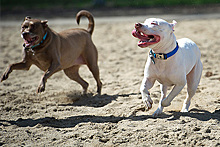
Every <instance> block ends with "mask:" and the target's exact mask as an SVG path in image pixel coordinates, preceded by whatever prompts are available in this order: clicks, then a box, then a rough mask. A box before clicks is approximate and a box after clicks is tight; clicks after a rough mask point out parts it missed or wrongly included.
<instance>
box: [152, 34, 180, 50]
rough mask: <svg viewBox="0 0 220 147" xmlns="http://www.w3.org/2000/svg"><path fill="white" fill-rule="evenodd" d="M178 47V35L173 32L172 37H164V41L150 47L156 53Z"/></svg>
mask: <svg viewBox="0 0 220 147" xmlns="http://www.w3.org/2000/svg"><path fill="white" fill-rule="evenodd" d="M175 47H176V37H175V35H174V34H173V33H172V34H171V36H170V37H168V38H164V40H163V41H160V42H158V43H157V44H155V45H152V46H150V48H151V49H152V50H153V51H154V52H155V53H164V54H165V53H169V52H171V51H172V50H173V49H175Z"/></svg>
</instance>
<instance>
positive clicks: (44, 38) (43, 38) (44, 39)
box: [31, 32, 47, 49]
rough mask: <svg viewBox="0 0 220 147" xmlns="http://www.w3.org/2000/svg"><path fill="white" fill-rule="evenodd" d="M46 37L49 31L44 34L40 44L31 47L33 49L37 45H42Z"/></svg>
mask: <svg viewBox="0 0 220 147" xmlns="http://www.w3.org/2000/svg"><path fill="white" fill-rule="evenodd" d="M46 37H47V32H46V34H45V35H44V37H43V40H41V42H40V43H39V44H36V45H34V46H32V47H31V48H32V49H33V48H35V47H37V46H39V45H41V44H42V43H43V42H44V40H45V39H46Z"/></svg>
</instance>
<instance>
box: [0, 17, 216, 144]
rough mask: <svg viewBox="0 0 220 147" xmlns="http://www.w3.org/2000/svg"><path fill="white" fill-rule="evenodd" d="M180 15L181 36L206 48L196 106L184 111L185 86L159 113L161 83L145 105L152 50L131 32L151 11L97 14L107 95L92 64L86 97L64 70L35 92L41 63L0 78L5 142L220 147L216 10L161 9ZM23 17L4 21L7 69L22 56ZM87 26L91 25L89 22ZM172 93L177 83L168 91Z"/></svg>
mask: <svg viewBox="0 0 220 147" xmlns="http://www.w3.org/2000/svg"><path fill="white" fill-rule="evenodd" d="M156 17H161V18H164V19H166V20H168V21H170V22H171V21H172V19H176V20H177V22H178V23H177V25H176V27H175V35H176V38H177V39H179V38H183V37H188V38H190V39H192V40H193V41H195V42H196V43H197V45H198V46H199V48H200V50H201V54H202V57H201V60H202V63H203V67H204V70H203V74H202V78H201V82H200V85H199V87H198V89H197V92H196V95H195V96H194V97H193V99H192V102H191V106H190V111H189V112H188V113H181V112H180V110H181V106H182V103H183V101H184V99H185V97H186V88H184V89H183V90H182V91H181V92H180V94H179V95H178V96H177V97H176V98H175V99H174V100H173V101H172V104H171V105H170V106H169V107H167V108H165V109H164V113H163V114H162V115H160V116H159V117H157V118H153V117H152V114H153V112H154V111H155V110H156V109H157V107H158V102H159V98H160V88H159V84H158V83H156V84H155V85H154V87H153V88H152V89H151V90H150V92H151V96H152V99H153V101H154V104H153V107H152V109H151V110H150V111H146V110H145V106H144V104H143V103H142V100H141V95H140V92H139V87H140V84H141V81H142V78H143V70H144V65H145V62H146V59H147V56H148V51H149V49H147V48H146V49H141V48H139V47H138V46H137V41H138V40H137V39H135V38H134V37H132V35H131V31H132V30H133V28H134V24H135V23H136V22H143V21H144V20H145V18H146V16H138V17H132V16H129V17H106V18H103V17H102V18H95V21H96V25H95V31H94V34H93V41H94V43H95V45H96V46H97V49H98V52H99V68H100V74H101V80H102V82H103V88H102V95H101V96H97V95H96V83H95V80H94V78H93V77H92V74H91V73H90V71H89V70H88V68H87V67H86V66H82V67H81V69H80V74H81V76H82V77H83V78H84V79H85V80H86V81H88V82H89V84H90V86H89V92H88V95H87V96H84V95H82V88H81V87H80V85H79V84H77V83H76V82H74V81H71V80H70V79H68V78H67V77H66V76H65V74H64V73H63V72H62V71H61V72H58V73H56V74H54V75H53V76H52V77H51V78H49V79H48V82H47V84H46V91H45V92H44V93H42V94H36V90H37V86H38V83H39V81H40V79H41V76H42V75H43V72H42V71H40V70H39V69H38V68H37V67H36V66H32V67H31V69H30V70H29V71H13V72H12V73H11V75H10V77H9V79H8V80H6V81H4V82H2V83H0V110H1V111H0V112H1V113H0V146H10V147H12V146H86V147H87V146H132V147H134V146H160V147H161V146H212V147H213V146H220V51H219V50H220V42H219V39H220V25H219V24H220V18H219V16H218V15H216V14H209V15H160V16H156ZM48 20H49V26H50V27H51V28H53V29H54V30H56V31H58V32H59V31H61V30H63V29H68V28H73V27H78V26H77V25H76V23H75V20H74V19H72V18H68V19H51V20H50V19H48ZM21 22H22V20H21V21H17V20H9V21H4V22H1V42H0V45H1V48H0V74H2V73H3V72H4V70H5V69H6V67H7V66H8V65H9V64H11V63H14V62H17V61H20V60H21V50H22V42H23V41H22V39H21V37H20V24H21ZM82 23H83V25H81V26H80V27H83V28H86V27H87V21H86V20H85V21H84V22H82ZM169 91H170V89H169Z"/></svg>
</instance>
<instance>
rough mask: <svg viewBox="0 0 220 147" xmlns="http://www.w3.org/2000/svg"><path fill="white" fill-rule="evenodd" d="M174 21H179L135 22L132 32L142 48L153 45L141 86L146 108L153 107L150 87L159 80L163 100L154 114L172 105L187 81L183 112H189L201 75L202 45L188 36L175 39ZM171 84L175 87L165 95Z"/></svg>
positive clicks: (147, 20) (154, 20)
mask: <svg viewBox="0 0 220 147" xmlns="http://www.w3.org/2000/svg"><path fill="white" fill-rule="evenodd" d="M175 24H176V21H173V23H168V22H166V21H165V20H163V19H158V18H150V19H146V20H145V22H144V23H136V24H135V29H134V30H133V31H132V35H133V36H134V37H136V38H139V39H140V41H139V42H138V46H139V47H141V48H145V47H149V48H151V50H150V52H149V58H148V60H147V63H146V65H145V70H144V79H143V81H142V84H141V87H140V91H141V95H142V100H143V102H144V103H145V104H146V106H147V109H151V108H152V104H153V101H152V99H151V97H150V93H149V89H150V88H152V87H153V85H154V82H155V80H157V81H158V82H159V83H160V89H161V100H160V102H159V107H158V109H157V110H156V111H155V112H154V114H153V116H158V115H159V114H161V113H162V111H163V108H164V107H167V106H169V105H170V104H171V101H172V100H173V99H174V97H175V96H177V95H178V93H179V92H180V91H181V90H182V89H183V87H184V86H185V84H186V83H187V96H186V99H185V101H184V103H183V107H182V110H181V112H188V109H189V106H190V100H191V98H192V97H193V96H194V94H195V93H196V89H197V87H198V84H199V81H200V78H201V75H202V69H203V67H202V62H201V61H200V57H201V53H200V50H199V48H198V47H197V45H196V44H195V43H194V42H193V41H192V40H190V39H188V38H182V39H178V40H176V37H175V35H174V33H173V32H174V26H175ZM168 86H174V87H173V89H172V91H171V92H170V93H169V95H168V96H166V94H167V87H168Z"/></svg>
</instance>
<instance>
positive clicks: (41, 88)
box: [37, 84, 45, 93]
mask: <svg viewBox="0 0 220 147" xmlns="http://www.w3.org/2000/svg"><path fill="white" fill-rule="evenodd" d="M44 91H45V84H40V85H39V86H38V89H37V93H41V92H44Z"/></svg>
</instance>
